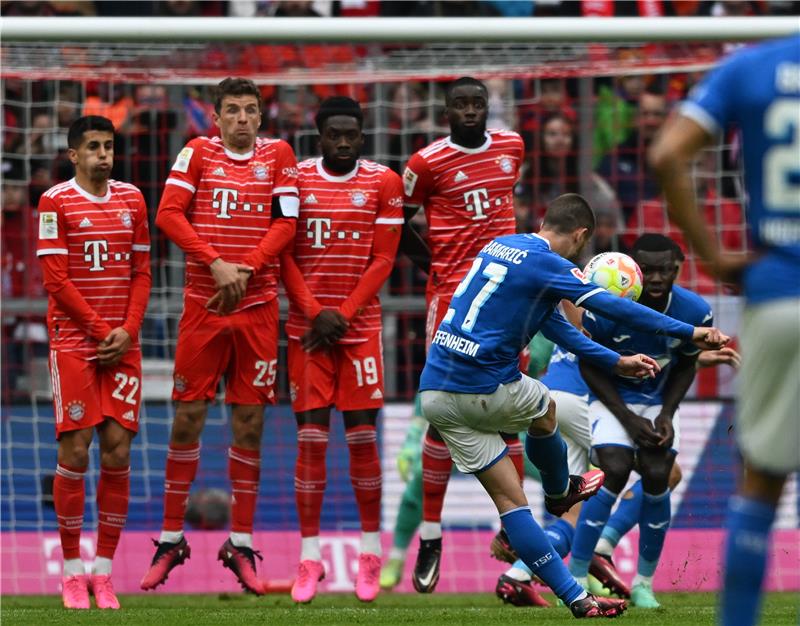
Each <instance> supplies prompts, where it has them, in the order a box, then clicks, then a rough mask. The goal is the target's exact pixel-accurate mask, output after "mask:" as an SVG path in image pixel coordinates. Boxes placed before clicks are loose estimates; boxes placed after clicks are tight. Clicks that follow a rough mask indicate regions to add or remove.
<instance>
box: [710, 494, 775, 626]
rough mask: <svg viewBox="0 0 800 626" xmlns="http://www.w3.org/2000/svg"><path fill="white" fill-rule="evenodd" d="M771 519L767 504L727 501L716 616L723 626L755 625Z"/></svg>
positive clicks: (773, 511) (769, 507)
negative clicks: (722, 578) (720, 583)
mask: <svg viewBox="0 0 800 626" xmlns="http://www.w3.org/2000/svg"><path fill="white" fill-rule="evenodd" d="M774 519H775V509H774V508H773V507H772V505H770V504H767V503H765V502H760V501H758V500H752V499H748V498H744V497H741V496H734V497H733V498H731V500H730V504H729V507H728V523H727V526H728V535H727V537H726V539H725V578H724V581H723V584H722V591H721V592H720V604H721V606H720V612H719V615H718V619H719V622H720V624H723V625H724V626H753V624H756V623H757V622H758V614H759V609H760V605H761V586H762V583H763V582H764V572H765V571H766V568H767V551H768V549H769V534H770V529H771V528H772V522H773V520H774Z"/></svg>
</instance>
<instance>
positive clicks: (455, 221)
mask: <svg viewBox="0 0 800 626" xmlns="http://www.w3.org/2000/svg"><path fill="white" fill-rule="evenodd" d="M524 152H525V149H524V145H523V143H522V138H521V137H520V136H519V135H518V134H517V133H515V132H513V131H505V130H488V131H487V132H486V141H485V142H484V143H483V145H482V146H480V147H478V148H472V149H471V148H464V147H463V146H459V145H457V144H455V143H453V142H452V141H451V139H450V137H445V138H443V139H439V140H437V141H434V142H433V143H432V144H430V145H429V146H428V147H427V148H423V149H422V150H420V151H418V152H416V153H415V154H414V155H413V156H412V157H411V158H410V159H409V161H408V165H407V166H406V169H405V171H404V173H403V186H404V191H405V203H406V204H407V205H408V206H412V207H413V206H417V207H419V206H424V207H425V217H426V218H427V220H428V245H429V247H430V250H431V271H430V277H429V279H428V295H429V296H430V295H432V294H433V293H436V294H440V295H444V296H447V297H448V298H449V297H450V296H451V295H452V293H453V291H455V288H456V286H457V285H458V283H459V281H460V280H461V279H462V278H463V277H464V275H465V274H466V273H467V272H468V271H469V267H470V264H471V263H472V260H473V259H474V258H475V257H476V256H477V254H478V253H479V252H480V251H481V248H483V246H484V245H486V244H487V243H488V242H489V241H491V240H492V239H494V238H495V237H500V236H502V235H509V234H513V233H514V231H515V221H514V194H513V189H514V184H515V183H516V181H517V178H518V177H519V169H520V166H521V165H522V161H523V158H524Z"/></svg>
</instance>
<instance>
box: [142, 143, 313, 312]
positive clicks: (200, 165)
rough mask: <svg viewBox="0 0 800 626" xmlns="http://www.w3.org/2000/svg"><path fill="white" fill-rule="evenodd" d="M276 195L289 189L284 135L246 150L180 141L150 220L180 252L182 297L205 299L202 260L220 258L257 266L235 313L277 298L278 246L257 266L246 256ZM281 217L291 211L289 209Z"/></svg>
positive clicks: (291, 160)
mask: <svg viewBox="0 0 800 626" xmlns="http://www.w3.org/2000/svg"><path fill="white" fill-rule="evenodd" d="M281 195H291V196H296V195H297V161H296V159H295V156H294V152H293V151H292V149H291V147H289V145H288V144H287V143H286V142H285V141H282V140H279V139H265V138H260V137H259V138H257V139H256V144H255V148H254V149H253V150H252V151H250V152H249V153H247V154H237V153H235V152H232V151H230V150H228V149H227V148H225V146H224V145H223V143H222V140H221V139H220V138H219V137H214V138H208V137H198V138H196V139H193V140H192V141H190V142H189V143H188V144H186V147H184V148H183V150H181V152H180V153H179V154H178V158H177V159H176V160H175V164H174V165H173V166H172V170H171V172H170V175H169V178H167V181H166V185H165V187H164V194H163V195H162V197H161V203H160V204H159V207H158V217H157V220H156V223H157V224H158V226H159V228H161V229H162V230H163V231H164V232H165V233H166V234H167V236H169V238H170V239H172V241H174V242H175V243H176V244H178V245H179V246H180V247H181V248H182V249H183V250H184V252H185V253H186V283H185V294H186V296H187V297H190V298H194V299H196V300H200V301H202V302H203V303H204V304H205V302H206V301H207V300H208V299H209V298H210V297H211V296H213V295H214V294H215V293H216V291H217V287H216V283H215V282H214V278H213V277H212V275H211V271H210V270H209V269H208V266H209V265H210V264H211V263H212V262H213V261H214V260H216V259H217V258H220V257H221V258H222V259H223V260H224V261H227V262H228V263H246V264H248V265H255V266H256V268H257V271H256V272H255V273H254V275H253V276H252V277H251V278H250V280H249V281H248V284H247V292H246V293H245V296H244V298H242V301H241V302H240V303H239V305H238V306H237V308H236V310H237V311H238V310H241V309H244V308H247V307H250V306H254V305H257V304H263V303H265V302H269V301H270V300H272V299H273V298H275V297H276V296H277V276H278V265H277V256H276V254H277V252H280V250H277V251H276V252H275V253H274V255H273V256H270V257H268V258H266V259H265V262H264V263H263V266H262V264H259V263H256V262H255V261H254V259H253V254H254V253H255V251H256V250H257V249H258V248H259V245H260V244H261V243H262V240H264V238H265V237H266V235H267V234H268V233H269V231H270V229H271V228H272V229H273V230H274V227H275V226H276V225H277V224H278V223H279V222H280V221H281V220H280V219H275V218H273V197H274V196H275V197H277V196H281ZM283 217H291V218H295V217H297V215H296V209H294V214H293V215H286V214H284V215H283ZM292 221H293V219H292ZM290 235H291V236H293V235H294V230H293V228H292V231H291V233H290ZM281 247H282V246H281Z"/></svg>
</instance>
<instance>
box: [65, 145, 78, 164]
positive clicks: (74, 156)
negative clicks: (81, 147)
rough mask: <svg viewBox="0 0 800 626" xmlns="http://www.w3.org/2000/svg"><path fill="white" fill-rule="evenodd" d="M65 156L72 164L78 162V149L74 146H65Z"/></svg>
mask: <svg viewBox="0 0 800 626" xmlns="http://www.w3.org/2000/svg"><path fill="white" fill-rule="evenodd" d="M67 158H69V161H70V163H72V164H73V165H77V164H78V151H77V150H76V149H75V148H67Z"/></svg>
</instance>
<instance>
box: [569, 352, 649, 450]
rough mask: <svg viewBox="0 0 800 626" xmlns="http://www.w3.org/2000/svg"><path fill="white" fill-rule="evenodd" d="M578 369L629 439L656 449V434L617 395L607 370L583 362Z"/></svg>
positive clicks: (645, 420) (580, 362)
mask: <svg viewBox="0 0 800 626" xmlns="http://www.w3.org/2000/svg"><path fill="white" fill-rule="evenodd" d="M637 356H639V355H637ZM579 367H580V370H581V376H582V377H583V380H584V381H586V384H587V385H588V386H589V389H591V390H592V393H594V395H596V396H597V398H598V399H599V400H600V401H601V402H602V403H603V404H605V405H606V408H608V410H609V411H611V413H613V415H614V417H616V418H617V419H618V420H619V423H620V424H622V427H623V428H624V429H625V430H626V432H627V433H628V434H629V435H630V437H631V439H633V441H634V442H635V443H636V444H637V445H639V446H642V447H646V448H654V447H657V446H658V445H659V442H660V441H661V437H660V436H659V434H658V432H656V430H655V429H654V428H653V425H652V424H651V423H650V420H647V419H645V418H643V417H641V416H640V415H636V413H634V412H633V411H631V410H630V409H629V408H628V405H627V404H625V401H624V400H623V399H622V397H621V396H620V395H619V392H618V391H617V388H616V386H615V385H614V380H613V378H612V377H611V376H610V375H609V374H608V373H607V372H608V370H603V369H601V368H599V367H597V366H596V365H593V364H592V363H589V362H587V361H584V360H581V361H579Z"/></svg>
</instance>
